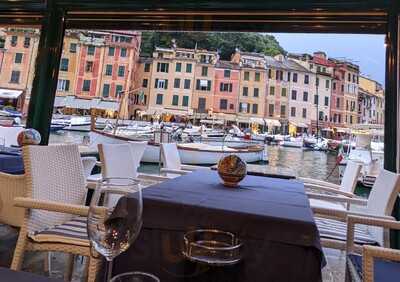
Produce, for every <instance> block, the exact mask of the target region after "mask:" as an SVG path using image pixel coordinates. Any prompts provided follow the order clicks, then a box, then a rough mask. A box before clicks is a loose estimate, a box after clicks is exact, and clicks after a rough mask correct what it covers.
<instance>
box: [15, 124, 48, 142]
mask: <svg viewBox="0 0 400 282" xmlns="http://www.w3.org/2000/svg"><path fill="white" fill-rule="evenodd" d="M41 140H42V137H41V136H40V133H39V132H38V131H37V130H36V129H33V128H27V129H25V130H23V131H21V132H20V133H19V134H18V137H17V142H18V145H19V146H24V145H39V144H40V141H41Z"/></svg>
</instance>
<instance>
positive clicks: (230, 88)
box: [229, 83, 232, 92]
mask: <svg viewBox="0 0 400 282" xmlns="http://www.w3.org/2000/svg"><path fill="white" fill-rule="evenodd" d="M229 92H232V83H229Z"/></svg>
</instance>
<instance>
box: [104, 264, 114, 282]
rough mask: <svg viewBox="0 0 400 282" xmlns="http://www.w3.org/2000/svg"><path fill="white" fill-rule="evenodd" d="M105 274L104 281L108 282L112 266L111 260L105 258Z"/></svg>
mask: <svg viewBox="0 0 400 282" xmlns="http://www.w3.org/2000/svg"><path fill="white" fill-rule="evenodd" d="M106 263H107V265H106V267H107V275H106V277H105V278H106V280H105V281H106V282H110V281H111V278H112V268H113V260H107V262H106Z"/></svg>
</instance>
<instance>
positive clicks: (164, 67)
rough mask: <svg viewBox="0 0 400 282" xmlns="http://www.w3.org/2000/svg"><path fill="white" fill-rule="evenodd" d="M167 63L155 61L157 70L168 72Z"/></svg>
mask: <svg viewBox="0 0 400 282" xmlns="http://www.w3.org/2000/svg"><path fill="white" fill-rule="evenodd" d="M168 67H169V64H168V63H157V72H166V73H168Z"/></svg>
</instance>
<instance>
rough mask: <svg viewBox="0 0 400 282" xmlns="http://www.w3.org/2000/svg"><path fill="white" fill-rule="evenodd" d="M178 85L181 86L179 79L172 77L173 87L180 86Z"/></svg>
mask: <svg viewBox="0 0 400 282" xmlns="http://www.w3.org/2000/svg"><path fill="white" fill-rule="evenodd" d="M180 87H181V79H180V78H175V79H174V88H180Z"/></svg>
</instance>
